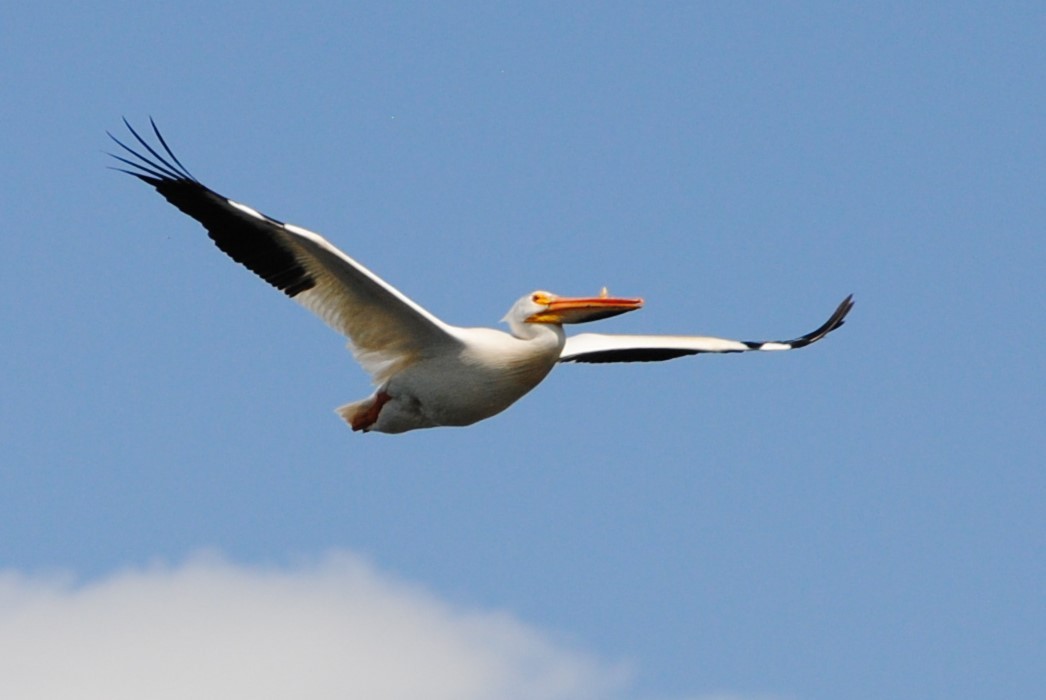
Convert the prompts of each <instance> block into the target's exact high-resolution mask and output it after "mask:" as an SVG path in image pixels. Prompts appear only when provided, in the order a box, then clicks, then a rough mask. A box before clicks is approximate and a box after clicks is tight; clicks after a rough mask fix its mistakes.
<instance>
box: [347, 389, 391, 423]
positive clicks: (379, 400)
mask: <svg viewBox="0 0 1046 700" xmlns="http://www.w3.org/2000/svg"><path fill="white" fill-rule="evenodd" d="M391 398H392V397H391V396H389V395H388V394H386V393H385V392H384V391H379V392H378V393H377V394H375V395H374V400H373V401H372V402H371V404H370V406H368V407H367V408H366V409H365V410H363V411H360V412H358V413H357V414H356V415H354V416H353V417H352V421H351V422H350V423H349V425H351V426H352V429H353V430H354V431H357V430H369V429H370V427H371V426H372V425H374V424H375V423H377V422H378V415H379V414H380V413H381V407H382V406H384V405H385V404H387V403H388V402H389V400H390V399H391Z"/></svg>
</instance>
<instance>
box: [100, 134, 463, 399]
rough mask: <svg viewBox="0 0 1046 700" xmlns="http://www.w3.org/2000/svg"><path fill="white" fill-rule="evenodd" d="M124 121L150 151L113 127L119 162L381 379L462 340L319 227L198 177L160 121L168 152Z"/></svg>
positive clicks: (162, 142)
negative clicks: (337, 336) (343, 340)
mask: <svg viewBox="0 0 1046 700" xmlns="http://www.w3.org/2000/svg"><path fill="white" fill-rule="evenodd" d="M124 124H126V126H127V128H128V129H129V130H130V132H131V134H132V135H133V136H134V138H135V139H136V140H137V142H138V143H139V144H140V145H141V146H142V148H144V149H145V150H146V151H148V153H149V156H146V155H144V154H143V153H141V152H139V151H136V150H134V149H132V148H130V147H128V146H127V145H125V144H124V143H122V142H121V141H120V140H119V139H117V138H116V137H115V136H113V135H112V134H109V136H110V138H112V139H113V141H115V142H116V143H117V144H118V145H119V146H120V147H121V148H123V149H124V150H125V151H126V152H127V153H128V154H129V156H130V158H124V157H122V156H119V155H115V154H111V155H112V156H113V157H114V158H116V159H117V160H119V161H120V162H121V163H123V164H125V165H127V166H130V167H131V168H132V169H131V170H128V169H124V168H117V169H118V170H122V171H123V172H126V173H128V174H130V175H134V176H135V177H137V178H139V179H140V180H142V181H144V182H146V183H148V184H149V185H152V186H153V187H155V188H156V190H157V191H158V192H159V193H160V194H162V195H163V196H164V197H165V198H166V199H167V201H169V202H170V203H171V204H173V205H174V206H176V207H178V209H180V210H181V211H182V212H184V213H186V214H188V215H189V216H191V217H192V218H194V219H196V220H197V221H199V222H200V223H201V224H203V226H204V228H206V229H207V232H208V234H209V235H210V237H211V239H212V240H213V241H214V242H215V244H216V245H217V246H218V248H220V249H221V250H222V251H224V252H225V253H226V254H227V255H228V256H229V257H231V258H232V259H233V260H235V261H236V262H238V263H240V264H242V265H243V266H244V267H247V268H248V269H250V270H251V271H252V272H254V273H255V274H257V275H258V276H259V277H261V278H262V279H264V280H265V281H266V282H268V283H269V284H271V285H272V286H274V287H276V288H277V289H279V290H281V291H282V292H284V293H285V294H286V295H287V296H289V297H291V298H292V299H294V300H295V301H296V302H298V303H299V304H301V305H302V306H304V307H305V308H307V309H309V310H310V311H312V312H313V313H315V314H316V315H317V316H319V317H320V318H322V319H323V320H324V321H325V322H326V323H327V324H328V325H330V326H331V328H333V329H335V330H337V331H339V332H341V333H343V334H344V335H346V336H347V337H348V338H349V347H350V348H351V349H352V351H353V354H354V355H355V356H356V359H357V360H358V361H359V362H360V364H361V365H363V368H364V369H365V370H367V372H369V373H370V374H371V375H373V377H374V379H375V381H376V382H379V383H380V382H382V381H384V380H385V379H386V378H387V377H388V376H389V375H390V374H391V373H393V372H394V371H395V370H396V369H398V368H400V367H403V366H405V365H407V364H410V363H411V362H413V361H415V360H417V359H419V358H420V357H424V356H427V355H431V354H435V353H438V352H440V351H446V350H447V349H448V348H450V347H453V346H455V345H457V344H458V343H459V341H458V340H457V338H456V336H455V335H454V332H453V330H452V329H451V327H450V326H448V325H447V324H445V323H443V322H442V321H440V320H439V319H438V318H436V317H435V316H433V315H432V314H430V313H429V312H428V311H426V310H425V309H423V308H421V307H420V306H418V305H417V304H415V303H414V302H413V301H411V300H410V299H408V298H407V297H406V296H404V295H403V294H402V293H400V292H399V291H398V290H396V289H395V288H394V287H392V286H391V285H389V284H388V283H387V282H385V281H384V280H382V279H381V278H379V277H378V276H377V275H375V274H374V273H373V272H371V271H370V270H368V269H367V268H365V267H364V266H363V265H361V264H359V263H358V262H356V261H355V260H353V259H352V258H350V257H349V256H348V255H346V254H345V253H343V252H341V251H340V250H338V249H337V248H335V247H334V246H333V245H331V244H330V243H329V242H328V241H327V240H326V239H325V238H323V237H322V236H320V235H319V234H316V233H313V232H312V231H308V230H306V229H303V228H301V227H299V226H294V225H293V224H285V223H283V222H281V221H277V220H276V219H273V218H271V217H268V216H265V215H264V214H261V213H260V212H258V211H255V210H254V209H252V208H251V207H248V206H246V205H244V204H239V203H237V202H234V201H232V200H231V199H227V198H225V197H223V196H221V195H219V194H218V193H216V192H214V191H213V190H211V189H210V188H208V187H206V186H205V185H203V184H201V183H200V182H199V181H198V180H197V179H196V178H195V177H193V176H192V175H191V174H190V173H189V171H188V170H186V168H185V166H183V165H182V164H181V162H179V160H178V158H177V157H176V156H175V155H174V153H172V152H171V149H170V148H168V146H167V143H166V142H165V141H164V139H163V136H161V135H160V131H159V130H158V129H157V128H156V124H155V123H153V124H152V127H153V132H154V133H155V134H156V138H157V140H158V141H159V147H160V148H162V149H163V154H161V153H160V152H158V150H157V149H156V148H154V147H153V146H150V145H149V143H148V142H147V141H146V140H145V139H143V138H142V137H141V136H139V135H138V133H137V132H136V131H135V130H134V129H133V128H132V127H131V125H130V124H129V123H127V120H124ZM150 156H151V157H150Z"/></svg>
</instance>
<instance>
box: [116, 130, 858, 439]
mask: <svg viewBox="0 0 1046 700" xmlns="http://www.w3.org/2000/svg"><path fill="white" fill-rule="evenodd" d="M150 123H151V125H152V130H153V134H154V135H155V136H156V143H155V144H150V143H149V141H147V140H146V139H145V138H143V137H142V136H141V135H139V134H138V132H137V131H135V130H134V128H133V127H131V125H130V124H129V123H128V122H127V120H124V124H125V125H126V126H127V129H128V130H129V132H130V134H131V136H132V137H133V138H134V140H135V142H137V144H138V146H139V147H140V148H139V149H138V150H136V148H132V147H130V146H128V145H126V144H125V143H123V142H122V141H120V140H119V139H117V138H116V137H115V136H113V135H112V134H109V136H110V138H112V140H113V141H114V142H116V144H117V145H119V146H120V148H122V149H123V150H124V152H125V155H116V154H111V155H112V156H113V157H114V158H116V159H117V160H118V161H120V162H121V163H122V164H123V165H124V166H127V167H126V168H124V167H118V168H117V169H118V170H122V171H123V172H126V173H128V174H130V175H133V176H135V177H137V178H138V179H140V180H142V181H143V182H145V183H147V184H149V185H151V186H153V187H154V188H156V190H157V192H159V193H160V194H161V195H163V196H164V198H166V199H167V201H169V202H170V203H171V204H173V205H174V206H176V207H177V208H178V209H180V210H181V211H182V212H184V213H185V214H188V215H189V216H191V217H192V218H194V219H196V220H197V221H199V222H200V223H201V224H203V226H204V228H206V229H207V233H208V235H210V237H211V239H212V240H213V241H214V243H215V244H216V245H217V246H218V248H220V249H221V250H222V251H223V252H225V253H226V254H227V255H228V256H229V257H231V258H232V259H233V260H235V261H237V262H238V263H240V264H242V265H244V266H245V267H247V268H248V269H250V270H251V271H252V272H254V273H255V274H257V275H258V276H260V277H261V278H262V279H264V280H265V281H266V282H268V283H269V284H271V285H272V286H274V287H276V288H277V289H279V290H281V291H282V292H284V293H285V294H286V295H287V296H289V297H291V298H292V299H294V300H295V301H296V302H298V303H299V304H301V305H302V306H304V307H305V308H307V309H309V310H310V311H312V312H313V313H315V314H316V315H317V316H319V317H320V318H322V319H323V320H324V321H325V322H326V323H327V324H328V325H329V326H331V328H333V329H335V330H336V331H338V332H340V333H342V334H344V335H345V336H346V337H347V338H348V340H349V348H350V350H351V351H352V353H353V355H354V356H355V358H356V360H357V361H358V362H359V363H360V365H362V367H363V368H364V369H365V370H366V371H367V372H368V373H369V374H370V375H371V377H372V379H373V381H374V384H375V385H376V386H377V389H376V390H375V391H374V393H372V394H371V395H370V396H368V397H367V398H365V399H362V400H360V401H356V402H353V403H350V404H346V405H344V406H342V407H340V408H338V413H339V414H340V415H341V416H342V417H343V418H344V419H345V421H346V422H348V423H349V425H350V426H352V429H353V430H363V431H377V432H383V433H402V432H405V431H407V430H414V429H416V428H432V427H436V426H454V425H471V424H472V423H475V422H477V421H480V420H483V419H484V418H489V417H491V416H493V415H495V414H497V413H500V412H501V411H503V410H505V409H506V408H508V407H509V406H511V405H512V404H513V403H515V402H516V401H517V400H518V399H519V398H520V397H522V396H523V395H524V394H526V393H527V392H528V391H530V390H531V389H533V388H534V387H535V386H537V385H538V383H539V382H541V380H542V379H544V378H545V376H546V375H548V373H549V372H550V371H552V368H553V367H554V366H555V365H556V364H557V363H558V362H653V361H660V360H668V359H672V358H675V357H681V356H683V355H696V354H698V353H732V352H749V351H774V350H792V349H795V348H801V347H805V346H807V345H810V344H811V343H815V342H817V341H818V340H821V339H822V338H824V337H825V336H826V335H828V334H829V333H831V332H832V331H834V330H835V329H836V328H839V327H840V326H841V325H843V321H844V319H845V318H846V314H847V313H849V311H850V308H851V307H852V306H853V296H852V295H851V296H848V297H846V299H844V300H843V301H842V303H841V304H839V306H838V307H837V308H836V310H835V311H834V312H833V313H832V315H831V317H830V318H829V319H828V320H827V321H826V322H825V323H824V324H823V325H821V326H820V327H819V328H817V329H816V330H814V331H812V332H810V333H807V334H806V335H803V336H800V337H798V338H794V339H792V340H775V341H743V340H729V339H726V338H713V337H705V336H674V335H663V336H662V335H602V334H597V333H582V334H579V335H576V336H571V337H567V336H566V334H565V333H564V332H563V324H567V323H586V322H589V321H596V320H599V319H603V318H608V317H610V316H616V315H618V314H622V313H626V312H628V311H634V310H636V309H638V308H640V307H641V306H642V304H643V300H642V299H626V298H619V297H611V296H609V295H608V294H607V293H606V291H605V290H604V291H603V293H601V294H599V295H597V296H592V297H560V296H557V295H555V294H552V293H550V292H544V291H536V292H533V293H531V294H528V295H526V296H524V297H523V298H521V299H519V300H518V301H517V302H516V303H515V304H514V305H513V306H512V308H510V309H509V311H508V314H506V316H505V318H504V319H503V320H504V321H505V322H506V323H507V324H508V327H509V332H508V333H505V332H503V331H498V330H494V329H490V328H460V327H458V326H452V325H450V324H447V323H444V322H443V321H441V320H440V319H438V318H436V317H435V316H433V315H432V314H431V313H429V312H428V311H426V310H425V309H423V308H422V307H421V306H419V305H418V304H416V303H415V302H413V301H411V300H410V299H408V298H407V297H406V296H404V295H403V294H402V293H401V292H399V291H398V290H397V289H395V288H394V287H392V286H391V285H389V284H388V283H387V282H385V281H384V280H382V279H381V278H380V277H378V276H377V275H375V274H374V273H373V272H371V271H370V270H368V269H367V268H366V267H364V266H363V265H361V264H360V263H358V262H356V261H355V260H353V259H352V258H350V257H349V256H348V255H346V254H345V253H343V252H341V251H340V250H338V249H337V248H335V247H334V246H333V245H331V243H330V242H328V241H327V240H326V239H325V238H323V237H322V236H320V235H319V234H316V233H313V232H312V231H308V230H306V229H303V228H300V227H298V226H294V225H292V224H285V223H283V222H281V221H277V220H276V219H273V218H271V217H269V216H266V215H264V214H262V213H260V212H258V211H256V210H255V209H253V208H251V207H249V206H247V205H245V204H240V203H238V202H234V201H233V200H231V199H227V198H225V197H223V196H221V195H219V194H218V193H216V192H215V191H214V190H212V189H210V188H208V187H207V186H205V185H203V184H202V183H201V182H200V181H199V180H197V179H196V178H195V177H193V176H192V175H191V174H190V173H189V171H188V170H187V169H186V168H185V166H183V165H182V164H181V161H179V160H178V158H177V157H176V156H175V155H174V153H173V151H171V149H170V148H169V147H168V145H167V142H166V141H165V140H164V138H163V136H162V135H161V134H160V131H159V129H158V128H157V127H156V124H155V123H154V122H152V121H151V120H150Z"/></svg>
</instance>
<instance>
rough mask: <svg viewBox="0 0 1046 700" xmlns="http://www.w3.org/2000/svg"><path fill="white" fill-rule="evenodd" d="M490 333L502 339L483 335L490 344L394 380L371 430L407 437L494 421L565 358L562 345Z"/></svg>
mask: <svg viewBox="0 0 1046 700" xmlns="http://www.w3.org/2000/svg"><path fill="white" fill-rule="evenodd" d="M470 330H471V329H470ZM477 330H482V329H477ZM490 333H491V334H496V335H490V336H487V335H485V334H481V335H479V336H478V337H479V338H480V339H481V340H483V341H486V342H473V343H470V344H468V345H466V346H464V347H463V348H462V349H461V350H460V351H459V352H456V353H454V354H450V355H443V356H439V357H434V358H427V359H423V360H420V361H418V362H416V363H414V364H412V365H411V366H409V367H407V368H405V369H404V370H403V371H401V372H399V373H398V374H396V376H394V377H392V378H391V379H390V380H389V382H388V383H387V384H386V385H385V386H384V387H382V389H381V391H384V392H385V393H387V394H388V396H389V400H388V401H387V402H386V403H385V404H384V405H383V406H382V408H381V412H380V414H379V415H378V419H377V421H375V422H374V424H373V426H371V428H370V429H371V430H376V431H379V432H385V433H401V432H405V431H407V430H413V429H416V428H432V427H436V426H463V425H471V424H472V423H475V422H477V421H481V420H483V419H484V418H490V417H491V416H493V415H496V414H498V413H500V412H502V411H504V410H505V409H506V408H508V407H509V406H511V405H512V404H513V403H515V402H516V401H518V400H519V399H520V398H521V397H522V396H523V395H524V394H526V393H527V392H528V391H530V390H531V389H533V388H534V387H535V386H537V385H538V383H540V382H541V380H542V379H544V378H545V377H546V376H547V375H548V373H549V372H550V371H551V370H552V368H553V367H554V366H555V364H556V360H557V359H558V357H559V348H558V347H557V346H556V344H544V343H535V342H533V341H524V340H519V339H516V338H513V337H512V336H509V335H508V334H505V333H499V332H497V331H491V332H490ZM546 345H548V347H546Z"/></svg>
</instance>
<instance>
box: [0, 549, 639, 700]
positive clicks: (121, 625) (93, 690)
mask: <svg viewBox="0 0 1046 700" xmlns="http://www.w3.org/2000/svg"><path fill="white" fill-rule="evenodd" d="M628 678H629V674H628V672H627V671H626V670H625V669H624V668H623V667H622V666H621V665H619V664H609V663H606V662H604V661H601V660H598V659H596V658H594V657H592V656H591V655H588V654H585V653H582V652H580V651H578V650H574V649H569V648H565V647H564V646H563V645H561V644H559V643H557V642H554V641H552V640H551V639H550V638H549V636H548V635H547V634H544V633H542V632H541V631H539V630H536V629H534V628H533V627H529V626H527V625H525V624H523V623H521V622H519V621H517V620H516V619H514V618H513V617H511V616H509V615H507V614H503V613H496V612H482V611H480V612H476V611H470V610H463V609H461V608H459V607H455V606H453V605H450V604H448V603H446V602H443V601H441V600H439V599H437V598H436V597H434V596H433V595H431V594H429V593H427V592H425V591H423V590H420V589H418V588H416V587H412V586H409V585H407V584H404V583H402V582H400V581H397V580H395V579H394V578H392V577H391V576H388V575H386V574H383V573H380V572H378V571H376V570H375V569H374V568H373V567H371V566H369V565H368V564H366V563H365V562H363V561H361V560H360V559H359V558H358V557H356V556H353V555H350V554H345V553H339V554H334V555H331V556H329V557H327V558H325V559H324V560H323V561H321V562H319V563H317V564H314V565H309V566H304V567H297V568H294V569H266V568H252V567H245V566H239V565H235V564H231V563H228V562H226V561H224V560H222V559H221V558H219V557H216V556H199V557H195V558H193V559H191V560H190V561H188V562H187V563H185V564H183V565H180V566H176V567H166V566H153V567H149V568H145V569H136V570H129V571H124V572H121V573H117V574H113V575H110V576H108V577H106V578H104V579H102V580H99V581H95V582H92V583H89V584H87V585H73V584H71V583H70V582H69V581H68V580H62V579H56V578H49V579H48V578H41V577H26V576H22V575H20V574H18V573H13V572H7V573H0V697H4V698H19V699H20V700H36V699H43V698H77V700H92V699H94V698H98V699H99V700H101V699H103V698H104V699H105V700H142V699H144V698H148V699H149V700H166V699H167V698H172V699H173V698H178V700H184V699H185V698H221V699H222V700H236V699H239V698H243V699H248V698H249V699H250V700H267V699H268V698H273V699H275V698H280V699H281V700H283V699H286V698H308V699H309V700H324V699H326V698H338V699H339V700H344V699H346V698H366V699H367V700H396V699H399V698H403V699H404V700H419V699H421V698H424V699H425V700H440V699H442V698H447V699H451V698H453V699H454V700H473V699H474V700H487V699H490V700H495V699H496V700H515V699H517V698H518V699H520V700H523V699H524V698H525V699H526V700H554V699H560V698H563V699H566V698H570V699H571V700H573V699H575V698H603V697H607V696H608V695H614V694H616V693H615V691H616V690H619V689H621V688H622V687H623V686H625V685H626V684H627V681H628Z"/></svg>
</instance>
